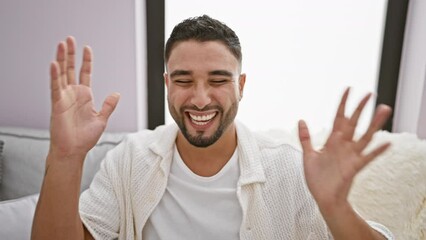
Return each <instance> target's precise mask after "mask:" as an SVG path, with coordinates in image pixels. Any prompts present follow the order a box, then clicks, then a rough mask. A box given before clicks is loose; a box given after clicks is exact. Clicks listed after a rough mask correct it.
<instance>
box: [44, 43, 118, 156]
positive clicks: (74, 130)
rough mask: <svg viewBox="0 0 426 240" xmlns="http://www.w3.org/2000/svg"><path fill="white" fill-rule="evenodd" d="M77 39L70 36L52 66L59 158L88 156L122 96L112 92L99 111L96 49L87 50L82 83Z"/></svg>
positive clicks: (55, 149) (54, 127)
mask: <svg viewBox="0 0 426 240" xmlns="http://www.w3.org/2000/svg"><path fill="white" fill-rule="evenodd" d="M75 48H76V44H75V40H74V38H73V37H68V38H67V39H66V42H60V43H59V45H58V48H57V54H56V61H53V62H52V63H51V66H50V77H51V99H52V113H51V123H50V134H51V144H50V153H53V154H55V155H56V156H58V157H70V156H85V154H86V153H87V152H88V151H89V150H90V149H91V148H92V147H93V146H94V145H95V144H96V142H97V141H98V139H99V138H100V136H101V134H102V132H103V131H104V129H105V127H106V124H107V121H108V118H109V116H110V115H111V113H112V112H113V111H114V109H115V107H116V105H117V103H118V101H119V97H120V95H119V94H118V93H114V94H111V95H109V96H108V97H107V98H106V99H105V101H104V103H103V106H102V109H101V110H100V111H99V112H97V111H96V110H95V108H94V104H93V95H92V89H91V88H90V82H91V73H92V59H93V55H92V50H91V49H90V47H88V46H86V47H84V50H83V63H82V66H81V70H80V78H79V83H77V82H76V77H75V75H76V74H75Z"/></svg>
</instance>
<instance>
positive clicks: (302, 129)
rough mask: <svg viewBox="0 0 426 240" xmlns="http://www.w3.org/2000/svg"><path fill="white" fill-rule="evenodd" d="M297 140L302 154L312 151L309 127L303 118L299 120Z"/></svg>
mask: <svg viewBox="0 0 426 240" xmlns="http://www.w3.org/2000/svg"><path fill="white" fill-rule="evenodd" d="M299 140H300V144H301V145H302V150H303V153H304V154H306V153H309V152H312V151H313V147H312V143H311V136H310V134H309V129H308V126H307V125H306V123H305V121H303V120H300V121H299Z"/></svg>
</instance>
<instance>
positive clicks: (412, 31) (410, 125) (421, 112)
mask: <svg viewBox="0 0 426 240" xmlns="http://www.w3.org/2000/svg"><path fill="white" fill-rule="evenodd" d="M425 12H426V1H421V0H411V1H410V3H409V7H408V15H407V23H406V28H405V37H404V46H403V53H402V59H401V69H400V76H399V82H398V93H397V102H396V107H395V118H394V129H393V131H394V132H411V133H416V134H418V135H419V136H420V137H422V138H426V129H425V126H424V125H425V124H426V90H425V87H426V86H424V85H425V84H426V83H425V78H426V45H425V44H424V43H425V42H426V14H424V13H425Z"/></svg>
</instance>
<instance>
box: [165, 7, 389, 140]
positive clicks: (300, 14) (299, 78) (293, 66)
mask: <svg viewBox="0 0 426 240" xmlns="http://www.w3.org/2000/svg"><path fill="white" fill-rule="evenodd" d="M386 3H387V1H386V0H379V1H371V0H324V1H318V0H298V1H294V0H263V1H255V0H234V1H229V0H216V1H207V2H206V1H198V0H179V1H175V0H167V1H166V37H168V35H169V34H170V32H171V30H172V27H173V26H174V25H175V24H177V23H178V22H180V21H182V20H183V19H185V18H188V17H192V16H197V15H202V14H208V15H210V16H211V17H214V18H217V19H219V20H221V21H223V22H225V23H226V24H227V25H228V26H230V27H231V28H233V29H234V30H235V31H236V33H237V34H238V36H239V37H240V41H241V44H242V48H243V71H244V72H245V73H247V81H246V85H245V92H244V98H243V100H242V101H241V104H240V109H239V113H238V116H237V117H238V118H239V119H240V120H241V121H242V122H244V123H245V124H247V125H248V126H249V127H250V128H252V129H257V130H266V129H270V128H281V129H287V130H292V129H295V128H296V126H297V121H298V120H299V119H305V120H306V121H307V122H308V125H309V126H310V129H311V130H312V132H316V131H320V130H322V129H323V128H330V127H331V123H332V120H333V118H334V116H335V111H336V109H337V104H338V102H339V100H340V97H341V95H342V93H343V90H344V89H345V88H346V87H347V86H352V87H353V89H352V90H353V91H352V94H351V96H350V99H349V107H348V114H349V113H350V112H351V111H352V110H353V109H354V107H355V105H356V104H357V103H358V101H359V100H360V99H361V97H362V96H364V95H365V94H366V93H368V92H376V84H377V79H378V69H379V63H380V54H381V44H382V34H383V28H384V20H385V13H386ZM373 103H374V101H370V103H369V105H368V106H367V108H366V111H365V114H364V115H363V116H362V119H361V120H360V125H361V128H360V129H359V130H362V129H365V128H366V127H367V125H368V123H369V121H370V119H371V116H372V113H373V108H374V104H373ZM171 121H173V120H172V119H171V118H170V116H168V119H167V121H166V122H171Z"/></svg>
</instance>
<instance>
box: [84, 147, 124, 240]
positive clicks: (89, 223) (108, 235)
mask: <svg viewBox="0 0 426 240" xmlns="http://www.w3.org/2000/svg"><path fill="white" fill-rule="evenodd" d="M113 151H114V150H112V151H110V152H109V153H108V154H107V156H106V158H105V159H104V160H103V161H102V163H101V167H100V170H99V171H98V172H97V173H96V175H95V177H94V179H93V181H92V183H91V185H90V187H89V188H88V189H87V190H86V191H84V192H83V193H82V195H81V196H80V204H79V210H80V218H81V220H82V222H83V224H84V226H85V227H86V228H87V230H88V231H89V232H90V233H91V234H92V236H93V237H94V238H95V239H117V238H118V236H119V233H118V232H119V229H120V207H119V204H118V202H119V201H118V200H117V197H116V196H117V195H116V193H115V191H114V186H115V185H116V183H115V182H113V181H117V179H116V177H115V173H114V171H113V170H114V169H113V167H112V166H113V165H112V164H110V160H112V159H111V158H113V156H112V155H113V153H111V152H113Z"/></svg>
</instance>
